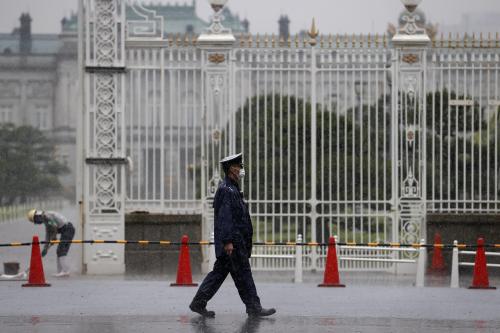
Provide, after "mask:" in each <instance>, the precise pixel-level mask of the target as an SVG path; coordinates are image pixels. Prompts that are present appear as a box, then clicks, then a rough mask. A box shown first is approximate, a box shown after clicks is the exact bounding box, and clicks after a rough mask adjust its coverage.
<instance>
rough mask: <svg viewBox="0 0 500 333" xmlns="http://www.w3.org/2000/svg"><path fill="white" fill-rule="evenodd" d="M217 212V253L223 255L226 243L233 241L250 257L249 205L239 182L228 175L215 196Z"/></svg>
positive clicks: (250, 223)
mask: <svg viewBox="0 0 500 333" xmlns="http://www.w3.org/2000/svg"><path fill="white" fill-rule="evenodd" d="M213 207H214V213H215V226H214V229H215V230H214V233H215V235H214V236H215V254H216V256H217V258H219V257H221V256H223V255H224V254H225V252H224V245H225V244H227V243H233V246H234V247H235V248H236V250H238V248H241V249H242V250H244V251H245V252H246V253H247V254H248V256H249V257H250V253H251V250H252V236H253V228H252V221H251V219H250V214H249V212H248V205H247V204H246V202H245V201H244V199H243V194H242V193H241V192H240V188H239V186H238V183H236V182H234V181H233V180H231V178H229V177H226V178H224V180H223V181H222V182H221V183H220V185H219V188H218V189H217V192H216V193H215V198H214V204H213Z"/></svg>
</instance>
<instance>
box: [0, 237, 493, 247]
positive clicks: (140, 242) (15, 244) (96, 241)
mask: <svg viewBox="0 0 500 333" xmlns="http://www.w3.org/2000/svg"><path fill="white" fill-rule="evenodd" d="M33 244H34V243H33V242H23V243H22V242H12V243H0V247H19V246H31V245H33ZM38 244H40V245H45V244H53V245H54V244H138V245H144V246H146V245H164V246H179V245H190V246H193V245H213V244H214V243H213V242H209V241H204V240H202V241H199V242H187V243H183V242H172V241H166V240H164V241H162V240H160V241H149V240H103V239H94V240H71V241H64V240H52V241H40V242H38ZM328 245H329V244H328V243H316V242H308V243H296V242H254V243H253V246H319V247H326V246H328ZM336 245H339V246H353V247H357V246H366V247H386V248H415V249H418V248H442V249H453V248H455V247H457V248H458V249H476V248H478V247H483V248H488V249H500V244H484V245H483V246H478V245H477V244H457V245H454V244H420V243H412V244H404V243H371V242H370V243H355V242H338V243H336Z"/></svg>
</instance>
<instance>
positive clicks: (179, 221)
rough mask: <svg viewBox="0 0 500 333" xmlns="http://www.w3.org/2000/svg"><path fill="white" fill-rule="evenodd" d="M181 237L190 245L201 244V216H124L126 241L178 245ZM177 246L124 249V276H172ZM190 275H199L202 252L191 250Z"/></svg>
mask: <svg viewBox="0 0 500 333" xmlns="http://www.w3.org/2000/svg"><path fill="white" fill-rule="evenodd" d="M182 235H188V237H189V240H190V241H200V240H201V215H163V214H147V213H146V214H142V213H136V214H127V215H126V216H125V238H126V239H127V240H149V241H159V240H168V241H172V242H180V240H181V237H182ZM179 248H180V247H179V246H173V245H171V246H163V245H136V244H128V245H126V246H125V267H126V268H125V269H126V273H127V274H152V275H166V274H168V275H174V276H175V274H176V272H177V263H178V260H179ZM189 250H190V256H191V269H192V271H193V274H198V273H200V272H201V261H202V256H201V249H200V247H199V246H190V248H189Z"/></svg>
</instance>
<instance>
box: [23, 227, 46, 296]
mask: <svg viewBox="0 0 500 333" xmlns="http://www.w3.org/2000/svg"><path fill="white" fill-rule="evenodd" d="M23 287H50V284H48V283H46V282H45V275H44V273H43V264H42V256H41V254H40V242H39V241H38V236H33V242H32V245H31V262H30V275H29V278H28V283H25V284H23Z"/></svg>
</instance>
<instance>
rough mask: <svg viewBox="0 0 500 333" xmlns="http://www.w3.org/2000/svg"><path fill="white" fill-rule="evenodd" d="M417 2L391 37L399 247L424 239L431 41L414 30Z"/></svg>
mask: <svg viewBox="0 0 500 333" xmlns="http://www.w3.org/2000/svg"><path fill="white" fill-rule="evenodd" d="M419 2H420V1H419V0H413V1H405V2H404V3H405V4H406V8H407V9H408V11H409V14H408V15H405V16H403V19H404V20H405V21H406V23H405V25H404V26H403V27H401V28H400V29H399V31H398V32H397V34H396V35H395V36H394V37H393V39H392V43H393V45H394V53H393V84H392V110H393V111H392V112H393V123H392V127H393V128H392V133H393V134H392V135H393V138H392V153H393V156H394V161H395V163H393V165H394V170H393V177H394V178H393V198H395V201H396V202H395V207H394V208H396V210H397V212H398V215H399V218H398V220H399V226H398V229H399V234H397V232H398V231H397V230H394V231H393V232H394V235H393V237H397V238H399V241H400V242H404V243H418V242H419V241H420V239H422V238H425V237H426V233H425V200H426V197H425V193H426V191H425V187H426V166H425V162H426V145H425V141H426V139H425V138H426V118H425V114H426V103H425V100H426V99H425V93H426V90H425V81H426V80H425V79H426V56H427V47H428V45H429V43H430V39H429V37H428V36H427V34H426V32H425V30H424V29H423V28H422V27H419V26H418V25H417V23H416V22H417V21H418V14H416V13H415V12H414V11H415V9H416V7H417V5H418V3H419Z"/></svg>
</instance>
